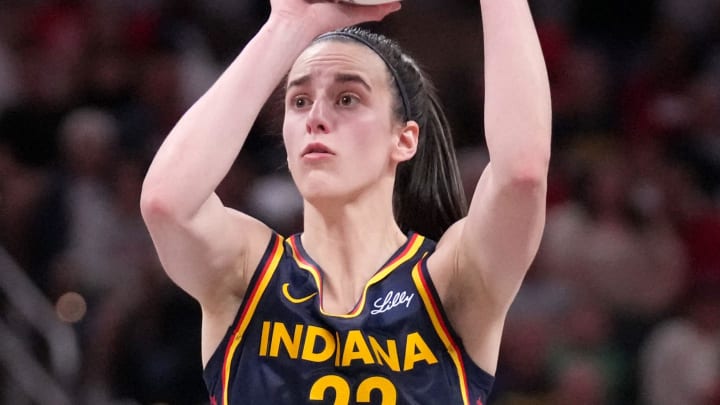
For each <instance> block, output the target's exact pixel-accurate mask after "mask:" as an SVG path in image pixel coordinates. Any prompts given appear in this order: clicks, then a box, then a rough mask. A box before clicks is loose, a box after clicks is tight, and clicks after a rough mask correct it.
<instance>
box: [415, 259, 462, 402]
mask: <svg viewBox="0 0 720 405" xmlns="http://www.w3.org/2000/svg"><path fill="white" fill-rule="evenodd" d="M423 262H424V260H422V261H420V262H419V263H418V265H417V266H418V269H417V270H418V277H419V278H420V282H422V285H423V288H425V291H427V298H428V301H429V302H430V305H432V309H433V311H435V314H437V321H438V323H439V324H440V327H441V328H442V331H443V333H445V336H446V337H447V340H448V342H449V343H450V345H451V346H452V349H453V350H454V351H455V353H457V361H458V365H459V366H460V372H461V374H462V376H463V378H462V381H460V383H461V384H463V385H464V387H465V393H466V395H467V397H466V398H465V399H464V400H465V402H466V403H468V404H469V403H470V387H469V386H468V379H467V372H466V371H465V363H464V362H463V358H462V354H461V353H462V351H460V347H459V346H458V345H457V343H456V342H455V339H453V338H452V335H451V334H450V330H449V329H448V327H447V325H446V324H445V319H444V317H442V316H440V314H441V313H442V312H441V310H440V307H439V306H438V304H437V302H436V301H435V297H434V294H432V290H431V289H430V286H429V285H428V282H427V280H426V279H425V274H424V273H425V272H424V271H423V269H422V265H423Z"/></svg>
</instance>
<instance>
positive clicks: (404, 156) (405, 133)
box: [392, 121, 420, 163]
mask: <svg viewBox="0 0 720 405" xmlns="http://www.w3.org/2000/svg"><path fill="white" fill-rule="evenodd" d="M397 131H398V132H396V135H397V136H396V139H395V145H394V146H395V149H394V150H393V153H392V157H393V159H394V160H395V161H397V162H398V163H399V162H404V161H407V160H410V159H412V158H413V156H415V152H417V146H418V139H419V136H420V127H419V126H418V123H417V122H415V121H407V122H405V124H404V125H402V126H399V127H398V130H397Z"/></svg>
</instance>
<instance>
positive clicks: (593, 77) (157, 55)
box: [0, 0, 720, 405]
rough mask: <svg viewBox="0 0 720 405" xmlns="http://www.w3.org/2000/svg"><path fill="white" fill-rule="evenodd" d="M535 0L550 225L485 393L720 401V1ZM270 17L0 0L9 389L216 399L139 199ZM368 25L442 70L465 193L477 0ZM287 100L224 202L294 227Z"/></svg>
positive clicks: (1, 354) (17, 399)
mask: <svg viewBox="0 0 720 405" xmlns="http://www.w3.org/2000/svg"><path fill="white" fill-rule="evenodd" d="M530 3H531V7H532V9H533V13H534V16H535V18H536V24H537V27H538V30H539V34H540V38H541V42H542V45H543V49H544V52H545V56H546V60H547V65H548V69H549V72H550V79H551V86H552V93H553V110H554V132H553V146H554V149H553V159H552V163H551V174H550V187H549V196H548V222H547V228H546V234H545V237H544V240H543V242H542V246H541V249H540V253H539V255H538V258H537V260H536V261H535V263H534V265H533V268H532V269H531V271H530V273H529V274H528V277H527V280H526V282H525V284H524V286H523V287H522V289H521V291H520V293H519V296H518V298H517V300H516V302H515V304H514V305H513V307H512V309H511V313H510V315H509V318H508V322H507V326H506V331H505V336H504V340H503V345H502V349H501V358H500V364H499V368H498V372H497V381H496V384H495V389H494V393H493V396H492V400H491V402H490V404H491V405H492V404H494V405H516V404H517V405H545V404H548V405H549V404H554V405H569V404H582V405H594V404H647V405H654V404H661V403H662V404H673V405H717V404H720V24H718V21H720V1H718V0H634V1H621V0H581V1H570V0H531V1H530ZM268 12H269V6H268V2H267V1H264V0H262V1H260V0H204V1H200V0H136V1H121V0H0V314H1V315H0V403H2V404H43V405H44V404H189V405H201V404H207V398H206V397H207V395H206V393H205V388H204V385H203V382H202V377H201V371H202V369H201V362H200V346H199V325H200V313H199V308H198V306H197V304H196V303H195V302H194V301H193V300H192V299H190V298H189V297H188V296H186V295H185V294H184V293H183V292H182V291H180V290H179V289H178V288H177V287H175V286H174V285H173V284H172V283H171V282H170V281H169V279H168V278H167V277H166V276H165V274H164V272H163V270H162V268H161V267H160V266H159V264H158V260H157V257H156V255H155V252H154V249H153V246H152V243H151V241H150V239H149V236H148V234H147V232H146V230H145V228H144V226H143V224H142V220H141V218H140V216H139V208H138V200H139V193H140V188H141V184H142V180H143V176H144V173H145V170H146V169H147V167H148V164H149V161H150V160H151V158H152V156H153V154H154V152H155V151H156V150H157V148H158V146H159V144H160V142H161V141H162V140H163V138H164V136H165V135H166V134H167V133H168V131H169V130H170V128H171V127H172V126H173V124H174V123H175V122H176V120H177V119H178V118H179V117H180V115H181V114H182V113H183V111H184V110H185V109H186V108H188V107H189V106H190V104H191V103H192V102H193V100H195V99H196V98H197V97H198V96H199V95H200V94H202V92H203V91H204V90H205V89H206V88H207V87H208V86H209V85H210V84H211V83H212V82H213V80H214V79H215V78H216V77H217V76H218V75H219V73H220V72H221V71H222V69H223V68H224V67H225V66H227V65H228V63H229V62H230V61H231V60H232V58H233V57H234V56H235V55H236V54H237V53H238V52H239V51H240V50H241V49H242V47H243V46H244V44H245V43H246V41H248V40H249V38H250V37H251V36H252V35H253V33H254V32H255V31H256V30H257V29H258V28H259V26H260V25H261V24H262V22H263V21H264V19H265V18H266V16H267V14H268ZM372 28H374V29H376V30H378V31H380V32H382V33H385V34H388V35H390V36H392V37H394V38H396V39H397V40H398V41H399V42H400V43H401V44H402V45H403V46H404V47H405V48H406V49H407V50H408V51H409V53H410V54H411V55H414V56H415V57H416V59H417V60H418V61H419V62H420V64H421V65H422V66H424V67H425V69H426V70H427V71H428V72H429V74H430V75H431V77H433V78H434V80H435V83H436V85H437V87H438V89H439V92H440V95H441V97H442V100H443V102H444V104H445V106H446V108H447V113H448V115H449V119H450V121H451V123H452V125H453V130H454V134H455V139H456V146H457V149H458V154H459V157H460V162H461V166H462V172H463V176H464V179H465V183H466V185H467V188H468V190H470V189H471V187H473V186H474V183H475V181H476V180H477V178H478V176H479V173H480V171H481V170H482V168H483V166H484V165H485V163H486V162H487V155H486V149H485V145H484V141H483V122H482V120H483V111H482V110H483V107H482V100H483V76H482V62H481V57H482V43H481V24H480V15H479V7H478V5H477V4H476V1H473V0H442V1H440V0H405V1H404V3H403V11H402V12H400V13H399V14H396V15H393V16H392V17H390V18H388V19H387V20H386V21H384V22H383V23H381V24H374V25H372ZM280 108H281V107H280ZM280 112H281V110H280V109H279V106H278V105H277V104H276V103H275V102H274V101H271V102H270V103H269V104H268V108H266V109H265V110H264V112H263V113H262V114H261V116H260V118H259V119H258V122H257V124H256V126H255V128H254V129H253V133H252V134H251V136H250V138H249V140H248V143H247V145H246V147H245V149H244V150H243V152H242V153H241V158H240V159H238V161H237V164H236V165H235V167H233V169H232V170H231V172H230V173H229V175H228V177H227V179H226V181H225V182H224V183H223V184H222V185H221V187H220V189H219V190H218V193H219V194H220V195H221V197H222V198H223V200H224V202H225V203H226V204H227V205H229V206H232V207H235V208H238V209H241V210H244V211H246V212H249V213H251V214H253V215H255V216H257V217H259V218H261V219H263V220H264V221H265V222H267V223H268V224H269V225H270V226H272V227H274V228H275V229H276V230H278V231H280V232H282V233H284V234H286V235H287V234H290V233H293V232H295V231H297V230H298V229H299V223H300V222H299V221H300V213H301V201H300V199H299V197H298V195H297V193H296V192H295V191H294V188H293V186H292V183H291V181H290V179H289V176H288V173H287V170H286V169H285V167H284V161H285V158H284V151H283V148H282V145H281V138H280V132H279V128H280V125H279V124H280V122H281V118H282V116H281V114H280ZM517 119H523V117H517Z"/></svg>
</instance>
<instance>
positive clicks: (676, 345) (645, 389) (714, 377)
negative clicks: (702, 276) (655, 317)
mask: <svg viewBox="0 0 720 405" xmlns="http://www.w3.org/2000/svg"><path fill="white" fill-rule="evenodd" d="M718 291H720V285H713V284H703V285H699V286H696V288H695V289H692V290H691V291H690V292H689V294H688V296H687V299H686V302H685V305H684V307H683V310H682V311H680V313H679V314H678V316H677V317H674V318H671V319H668V320H665V321H663V322H661V323H660V324H658V326H657V327H656V328H655V329H654V330H653V332H652V333H651V334H650V336H649V338H648V339H647V341H646V342H645V345H644V346H643V348H642V352H641V357H640V360H641V363H640V364H641V370H642V375H643V380H642V399H643V401H644V403H645V404H647V405H659V404H692V405H714V404H717V399H718V397H717V394H718V391H717V389H718V382H719V381H720V294H718Z"/></svg>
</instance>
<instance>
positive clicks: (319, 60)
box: [288, 39, 389, 85]
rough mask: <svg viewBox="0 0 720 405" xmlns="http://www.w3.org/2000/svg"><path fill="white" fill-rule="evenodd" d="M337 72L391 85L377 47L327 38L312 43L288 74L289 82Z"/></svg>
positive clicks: (378, 83) (379, 83)
mask: <svg viewBox="0 0 720 405" xmlns="http://www.w3.org/2000/svg"><path fill="white" fill-rule="evenodd" d="M333 73H358V74H361V75H363V76H367V78H368V79H370V81H372V82H373V83H371V84H374V85H381V84H387V83H388V79H389V73H388V70H387V67H386V66H385V62H383V60H382V59H381V58H380V56H378V55H377V54H376V53H375V52H374V51H373V50H371V49H370V48H368V47H367V46H365V45H363V44H360V43H358V42H355V41H337V40H332V39H328V40H323V41H320V42H317V43H315V44H312V45H310V46H309V47H308V48H307V49H305V51H303V53H302V54H300V56H299V57H298V58H297V60H296V61H295V64H294V65H293V67H292V68H291V69H290V72H289V74H288V82H291V81H293V80H296V79H298V78H300V77H303V76H310V78H311V79H312V78H313V77H315V76H319V75H322V74H333Z"/></svg>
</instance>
